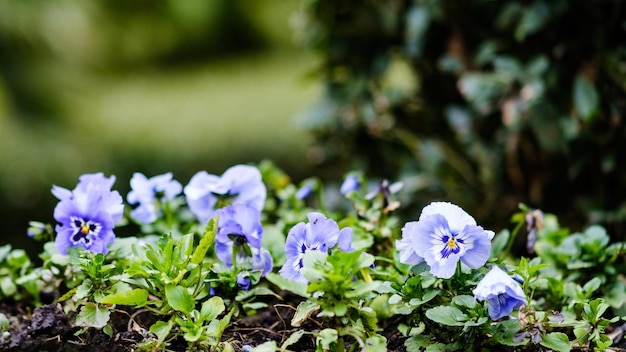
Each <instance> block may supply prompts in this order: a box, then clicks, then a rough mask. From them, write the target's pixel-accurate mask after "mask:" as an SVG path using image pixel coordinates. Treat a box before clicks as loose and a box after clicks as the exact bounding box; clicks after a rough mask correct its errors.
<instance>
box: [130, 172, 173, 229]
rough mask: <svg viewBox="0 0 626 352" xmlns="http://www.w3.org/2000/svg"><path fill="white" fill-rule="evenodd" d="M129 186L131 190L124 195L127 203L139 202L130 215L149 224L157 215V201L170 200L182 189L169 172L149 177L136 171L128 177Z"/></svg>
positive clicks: (158, 212)
mask: <svg viewBox="0 0 626 352" xmlns="http://www.w3.org/2000/svg"><path fill="white" fill-rule="evenodd" d="M130 187H131V189H132V190H131V191H130V192H128V195H127V197H126V199H127V200H128V203H130V204H137V203H139V206H138V207H137V208H135V209H133V211H131V213H130V215H131V216H132V217H133V218H134V219H136V220H137V221H139V222H141V223H143V224H151V223H153V222H154V221H155V220H156V219H157V217H158V216H159V214H160V210H159V209H158V208H157V206H158V204H157V201H159V202H163V201H167V200H172V199H174V197H176V196H177V195H179V194H180V193H181V192H182V190H183V186H182V185H181V184H180V182H178V181H176V180H173V179H172V173H171V172H168V173H165V174H163V175H158V176H154V177H151V178H146V176H144V175H143V174H141V173H138V172H136V173H134V174H133V177H132V178H131V179H130Z"/></svg>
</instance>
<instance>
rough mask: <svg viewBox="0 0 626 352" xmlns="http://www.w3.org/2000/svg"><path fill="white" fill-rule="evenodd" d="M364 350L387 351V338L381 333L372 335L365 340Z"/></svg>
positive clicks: (373, 351) (369, 351) (372, 351)
mask: <svg viewBox="0 0 626 352" xmlns="http://www.w3.org/2000/svg"><path fill="white" fill-rule="evenodd" d="M363 351H365V352H386V351H387V339H386V338H385V337H384V336H381V335H378V334H376V335H374V336H372V337H369V338H368V339H367V340H365V348H363Z"/></svg>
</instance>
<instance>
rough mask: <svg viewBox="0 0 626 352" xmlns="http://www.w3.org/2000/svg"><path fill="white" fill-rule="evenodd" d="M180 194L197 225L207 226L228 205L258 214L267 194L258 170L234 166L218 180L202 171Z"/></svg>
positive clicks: (244, 166) (251, 167)
mask: <svg viewBox="0 0 626 352" xmlns="http://www.w3.org/2000/svg"><path fill="white" fill-rule="evenodd" d="M184 193H185V197H186V199H187V204H188V205H189V209H190V210H191V212H192V213H193V214H194V215H195V216H196V218H197V219H198V220H199V221H200V222H207V221H208V220H209V219H210V218H212V217H213V215H214V214H215V211H216V210H217V209H219V208H222V207H224V206H225V205H228V204H246V205H248V206H250V207H252V208H254V209H256V210H257V211H258V212H261V211H262V210H263V206H264V205H265V197H266V194H267V190H266V189H265V184H263V180H262V179H261V173H260V172H259V169H257V168H256V167H254V166H248V165H235V166H233V167H231V168H229V169H228V170H226V171H225V172H224V174H223V175H222V176H221V177H220V176H216V175H211V174H209V173H207V172H206V171H200V172H198V173H196V174H195V175H194V176H193V177H192V178H191V180H190V181H189V184H187V186H185V188H184ZM225 202H226V203H225Z"/></svg>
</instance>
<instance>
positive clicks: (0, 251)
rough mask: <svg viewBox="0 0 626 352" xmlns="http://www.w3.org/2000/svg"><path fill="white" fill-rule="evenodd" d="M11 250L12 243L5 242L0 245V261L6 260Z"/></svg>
mask: <svg viewBox="0 0 626 352" xmlns="http://www.w3.org/2000/svg"><path fill="white" fill-rule="evenodd" d="M10 252H11V245H10V244H5V245H4V246H0V262H1V261H4V260H5V259H6V257H7V255H9V253H10Z"/></svg>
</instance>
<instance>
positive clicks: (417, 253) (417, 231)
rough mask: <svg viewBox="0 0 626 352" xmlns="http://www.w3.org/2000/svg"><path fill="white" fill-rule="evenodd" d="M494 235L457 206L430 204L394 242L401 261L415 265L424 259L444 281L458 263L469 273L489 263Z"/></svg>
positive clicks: (433, 272)
mask: <svg viewBox="0 0 626 352" xmlns="http://www.w3.org/2000/svg"><path fill="white" fill-rule="evenodd" d="M493 236H494V232H493V231H489V230H484V229H483V228H482V227H480V226H478V225H476V221H475V220H474V218H473V217H471V216H470V215H469V214H468V213H466V212H465V211H464V210H463V209H461V208H460V207H459V206H457V205H454V204H451V203H446V202H433V203H431V204H429V205H427V206H426V207H424V209H423V210H422V214H421V215H420V218H419V220H418V221H412V222H408V223H406V224H405V225H404V227H403V228H402V240H400V241H397V242H396V246H397V247H398V249H400V250H401V252H400V258H401V261H402V262H404V263H406V264H416V263H418V262H419V260H418V259H417V257H421V258H424V260H425V261H426V263H427V264H428V265H429V266H430V272H431V273H432V274H433V275H435V276H437V277H441V278H444V279H447V278H450V277H452V275H453V274H454V272H455V270H456V266H457V262H458V261H459V260H460V261H461V262H462V263H464V264H465V265H467V266H468V267H470V268H472V269H477V268H479V267H481V266H483V265H484V264H485V263H486V262H487V259H489V252H490V250H491V239H492V238H493Z"/></svg>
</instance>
